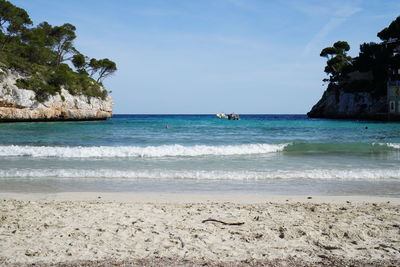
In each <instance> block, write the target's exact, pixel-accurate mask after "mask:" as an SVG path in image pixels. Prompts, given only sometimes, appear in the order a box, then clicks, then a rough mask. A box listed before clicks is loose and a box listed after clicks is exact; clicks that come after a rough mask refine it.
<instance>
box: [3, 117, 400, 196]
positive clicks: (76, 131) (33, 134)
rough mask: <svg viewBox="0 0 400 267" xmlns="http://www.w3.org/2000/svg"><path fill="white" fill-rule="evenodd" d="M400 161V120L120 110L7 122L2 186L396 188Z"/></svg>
mask: <svg viewBox="0 0 400 267" xmlns="http://www.w3.org/2000/svg"><path fill="white" fill-rule="evenodd" d="M166 126H168V127H166ZM399 163H400V123H378V122H365V121H339V120H318V119H308V118H307V117H306V116H305V115H241V120H240V121H230V120H226V119H218V118H216V117H215V116H214V115H115V116H114V117H113V118H112V119H109V120H106V121H90V122H46V123H45V122H38V123H3V124H0V190H5V191H10V190H11V191H12V190H22V189H21V188H23V190H25V191H29V190H33V191H34V190H39V189H40V188H41V189H43V188H47V189H46V190H50V191H59V190H61V191H63V190H78V191H81V190H83V191H92V190H100V191H104V190H105V191H110V190H111V191H140V192H142V191H157V192H163V191H165V192H180V191H185V192H188V191H190V192H200V191H201V192H211V191H212V192H227V191H229V192H231V191H235V192H236V191H240V192H259V193H263V192H267V193H285V192H286V193H296V192H298V193H308V191H307V190H309V191H310V190H311V191H310V192H314V193H321V194H326V193H332V194H334V193H335V194H340V193H343V194H353V193H354V194H383V195H396V196H397V195H400V167H399V166H400V165H399ZM18 185H19V186H18ZM332 185H336V187H335V186H333V187H332ZM34 188H38V189H34ZM74 188H75V189H74ZM334 188H336V191H335V190H334ZM360 188H363V190H361V192H360ZM378 188H379V190H378ZM43 190H44V189H43ZM332 190H333V191H332ZM39 191H40V190H39Z"/></svg>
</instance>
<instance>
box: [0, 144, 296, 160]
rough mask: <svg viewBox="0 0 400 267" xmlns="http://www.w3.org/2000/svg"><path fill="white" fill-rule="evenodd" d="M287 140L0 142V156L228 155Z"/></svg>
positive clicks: (272, 148) (278, 147) (269, 148)
mask: <svg viewBox="0 0 400 267" xmlns="http://www.w3.org/2000/svg"><path fill="white" fill-rule="evenodd" d="M287 145H288V144H246V145H230V146H206V145H195V146H182V145H162V146H146V147H139V146H120V147H112V146H92V147H83V146H76V147H62V146H58V147H53V146H17V145H11V146H0V157H10V156H14V157H18V156H26V157H56V158H129V157H142V158H143V157H178V156H182V157H195V156H206V155H218V156H231V155H249V154H267V153H274V152H279V151H283V149H284V148H285V147H286V146H287Z"/></svg>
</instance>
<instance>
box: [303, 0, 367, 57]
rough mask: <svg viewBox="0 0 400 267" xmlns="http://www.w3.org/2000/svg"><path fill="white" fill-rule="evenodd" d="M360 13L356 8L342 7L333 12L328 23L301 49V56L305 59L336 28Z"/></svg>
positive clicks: (358, 8)
mask: <svg viewBox="0 0 400 267" xmlns="http://www.w3.org/2000/svg"><path fill="white" fill-rule="evenodd" d="M360 11H361V8H360V7H357V6H343V7H340V8H338V9H337V10H336V11H334V13H333V14H334V15H333V17H332V18H330V19H329V21H328V22H327V23H326V24H325V25H324V26H323V27H322V28H321V29H320V30H319V31H318V32H317V33H316V34H315V35H314V37H313V38H312V39H311V40H310V41H309V42H308V43H307V44H306V46H305V47H304V49H303V53H302V56H303V57H306V56H308V55H309V54H310V52H311V51H313V50H314V49H315V48H316V47H317V46H318V45H319V44H320V43H321V42H322V41H323V40H324V39H325V37H326V36H327V35H328V34H329V33H330V32H331V31H333V30H334V29H335V28H337V27H338V26H339V25H341V24H343V23H344V22H346V21H347V20H348V19H349V18H350V17H351V16H353V15H354V14H356V13H358V12H360Z"/></svg>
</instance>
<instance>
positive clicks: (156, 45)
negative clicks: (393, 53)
mask: <svg viewBox="0 0 400 267" xmlns="http://www.w3.org/2000/svg"><path fill="white" fill-rule="evenodd" d="M11 2H12V3H13V4H15V5H17V6H19V7H22V8H24V9H26V10H27V11H28V13H29V14H30V15H31V18H32V20H33V21H34V23H35V24H38V23H40V22H42V21H48V22H49V23H50V24H52V25H61V24H63V23H66V22H68V23H71V24H73V25H75V26H76V27H77V35H78V38H77V39H76V41H75V45H76V47H77V48H78V50H80V51H81V52H82V53H83V54H85V55H87V56H89V57H95V58H105V57H107V58H110V59H112V60H114V61H115V62H116V63H117V66H118V69H119V70H118V71H117V73H116V74H115V75H114V76H112V77H110V78H108V79H107V80H106V81H105V85H106V88H107V89H108V90H111V91H112V93H111V95H112V97H113V99H114V102H115V105H114V113H218V112H227V113H228V112H233V111H235V112H237V113H285V114H289V113H300V114H301V113H306V112H307V111H309V110H310V108H311V107H312V105H313V104H314V103H316V102H317V101H318V100H319V98H320V97H321V95H322V93H323V91H324V88H325V87H324V86H323V83H322V79H323V78H324V77H325V74H324V72H323V68H324V65H325V59H323V58H320V57H319V52H320V51H321V49H322V48H324V47H326V46H330V45H332V43H334V42H335V41H337V40H346V41H348V42H349V44H350V46H351V48H352V49H351V51H350V54H351V55H356V54H357V53H358V48H359V45H360V44H361V43H362V42H369V41H375V42H377V41H378V38H377V37H376V33H377V32H378V31H380V30H381V29H382V28H384V27H386V26H387V25H389V23H390V22H391V21H392V20H394V19H395V18H396V17H397V16H399V15H400V1H398V0H393V1H392V0H385V1H382V0H365V1H352V0H348V1H341V0H338V1H326V0H324V1H313V0H308V1H307V0H304V1H303V0H286V1H273V0H272V1H267V0H264V1H261V0H260V1H256V0H254V1H252V0H180V1H174V0H169V1H165V0H164V1H161V0H145V1H144V0H119V1H105V0H104V1H100V0H79V1H78V0H68V1H54V0H34V1H26V0H18V1H17V0H11Z"/></svg>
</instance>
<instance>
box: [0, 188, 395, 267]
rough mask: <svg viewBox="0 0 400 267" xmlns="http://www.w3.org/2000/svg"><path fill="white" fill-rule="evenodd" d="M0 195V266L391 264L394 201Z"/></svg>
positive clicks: (164, 195)
mask: <svg viewBox="0 0 400 267" xmlns="http://www.w3.org/2000/svg"><path fill="white" fill-rule="evenodd" d="M310 197H311V198H310ZM0 201H1V203H2V205H1V206H0V237H1V238H0V265H2V266H3V265H4V266H21V265H22V266H32V265H33V264H35V266H120V265H122V266H124V265H128V266H165V265H168V266H346V265H352V266H385V265H386V266H387V265H398V264H400V242H399V241H398V236H399V233H400V211H399V210H400V198H388V197H369V196H306V195H304V196H283V195H280V196H278V195H254V194H252V195H250V194H241V195H204V194H203V195H196V194H192V195H190V194H125V193H102V192H90V193H56V194H15V193H0ZM210 219H211V220H210Z"/></svg>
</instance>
